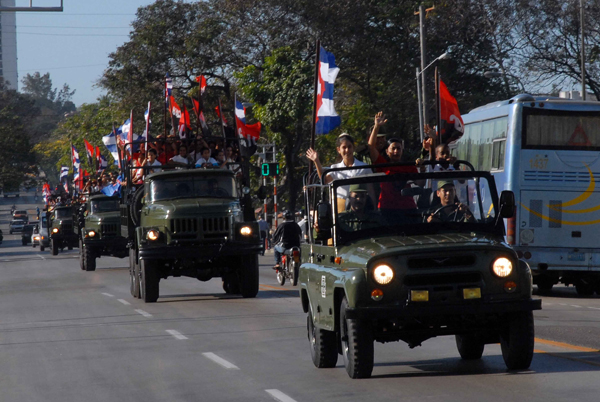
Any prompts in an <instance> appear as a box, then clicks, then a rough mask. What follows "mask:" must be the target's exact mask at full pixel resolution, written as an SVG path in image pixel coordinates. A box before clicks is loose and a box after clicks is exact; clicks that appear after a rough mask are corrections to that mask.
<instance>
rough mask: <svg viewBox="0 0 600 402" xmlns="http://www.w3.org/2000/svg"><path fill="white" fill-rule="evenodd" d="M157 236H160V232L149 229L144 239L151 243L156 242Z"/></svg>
mask: <svg viewBox="0 0 600 402" xmlns="http://www.w3.org/2000/svg"><path fill="white" fill-rule="evenodd" d="M159 236H160V232H159V231H158V230H155V229H150V230H149V231H148V232H147V233H146V238H147V239H148V240H152V241H155V240H158V238H159Z"/></svg>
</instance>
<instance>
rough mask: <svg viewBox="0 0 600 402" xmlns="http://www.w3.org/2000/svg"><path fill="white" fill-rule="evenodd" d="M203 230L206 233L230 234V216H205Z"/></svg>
mask: <svg viewBox="0 0 600 402" xmlns="http://www.w3.org/2000/svg"><path fill="white" fill-rule="evenodd" d="M202 231H203V232H204V233H205V234H228V233H229V218H228V217H223V216H222V217H217V218H203V219H202Z"/></svg>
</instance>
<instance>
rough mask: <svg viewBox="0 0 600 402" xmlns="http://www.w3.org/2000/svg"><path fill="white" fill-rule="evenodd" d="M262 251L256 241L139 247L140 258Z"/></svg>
mask: <svg viewBox="0 0 600 402" xmlns="http://www.w3.org/2000/svg"><path fill="white" fill-rule="evenodd" d="M260 252H262V245H261V244H259V243H258V244H256V243H254V244H253V243H243V242H227V243H209V244H195V245H190V246H187V245H186V246H164V247H160V246H159V247H146V248H140V252H139V256H140V258H141V259H142V260H165V259H167V260H176V259H182V258H184V259H201V260H209V259H213V258H223V257H232V256H242V255H254V254H258V253H260Z"/></svg>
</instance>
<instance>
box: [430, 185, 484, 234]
mask: <svg viewBox="0 0 600 402" xmlns="http://www.w3.org/2000/svg"><path fill="white" fill-rule="evenodd" d="M437 196H438V197H439V198H440V203H441V205H440V206H439V207H437V208H436V209H435V211H432V212H430V213H429V216H428V217H427V222H428V223H430V222H450V221H454V222H476V219H475V217H474V216H473V213H472V212H471V211H470V210H469V207H467V206H466V205H465V204H463V203H461V202H460V200H458V199H457V198H456V188H455V187H454V181H452V180H440V181H438V183H437Z"/></svg>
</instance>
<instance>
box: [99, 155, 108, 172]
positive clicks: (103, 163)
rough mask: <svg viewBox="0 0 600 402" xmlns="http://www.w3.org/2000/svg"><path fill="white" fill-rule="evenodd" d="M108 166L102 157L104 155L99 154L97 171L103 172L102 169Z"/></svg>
mask: <svg viewBox="0 0 600 402" xmlns="http://www.w3.org/2000/svg"><path fill="white" fill-rule="evenodd" d="M107 167H108V161H107V160H106V158H105V157H104V155H100V159H99V161H98V173H102V172H104V170H105V169H106V168H107Z"/></svg>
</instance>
